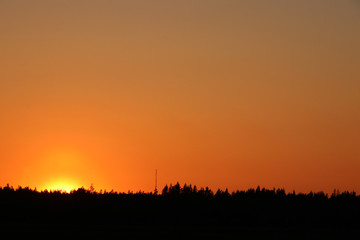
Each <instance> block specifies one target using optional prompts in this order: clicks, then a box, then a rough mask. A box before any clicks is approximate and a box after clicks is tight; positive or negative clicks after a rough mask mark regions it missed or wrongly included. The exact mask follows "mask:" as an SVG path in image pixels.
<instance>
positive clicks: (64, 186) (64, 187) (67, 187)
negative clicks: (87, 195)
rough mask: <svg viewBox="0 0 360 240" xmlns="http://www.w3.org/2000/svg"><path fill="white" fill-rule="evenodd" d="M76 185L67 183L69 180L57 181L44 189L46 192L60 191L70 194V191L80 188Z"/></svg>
mask: <svg viewBox="0 0 360 240" xmlns="http://www.w3.org/2000/svg"><path fill="white" fill-rule="evenodd" d="M80 187H81V186H79V185H78V184H76V183H74V182H72V181H69V180H58V181H54V182H52V183H50V184H49V185H47V186H46V187H45V188H44V189H46V190H48V191H62V192H66V193H70V192H71V191H72V190H76V189H78V188H80Z"/></svg>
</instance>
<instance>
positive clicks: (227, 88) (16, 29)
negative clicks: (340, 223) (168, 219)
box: [0, 0, 360, 193]
mask: <svg viewBox="0 0 360 240" xmlns="http://www.w3.org/2000/svg"><path fill="white" fill-rule="evenodd" d="M359 123H360V2H359V1H356V0H338V1H333V0H308V1H305V0H301V1H288V0H284V1H268V0H259V1H241V0H217V1H215V0H206V1H205V0H204V1H194V0H188V1H187V0H181V1H180V0H179V1H176V0H171V1H170V0H168V1H136V0H135V1H120V0H119V1H115V0H112V1H104V0H98V1H93V0H86V1H85V0H84V1H80V0H77V1H55V0H53V1H49V0H43V1H36V0H33V1H27V0H22V1H14V0H8V1H4V0H0V186H3V185H5V184H6V183H10V184H12V185H14V186H17V185H23V186H26V185H28V186H30V187H37V188H38V189H43V188H55V187H61V188H72V187H79V186H85V187H88V186H89V185H90V184H91V183H93V184H94V186H95V188H96V189H98V190H99V189H101V188H102V189H104V188H106V189H108V190H109V189H112V188H113V189H114V190H117V191H128V190H135V191H136V190H139V189H142V190H145V191H152V190H153V188H154V174H155V169H158V183H159V187H160V188H162V187H163V186H164V184H166V183H168V184H169V183H176V181H180V183H182V184H183V183H185V182H186V183H191V184H196V185H198V186H209V187H211V188H213V189H216V188H222V189H224V188H226V187H228V188H229V190H235V189H247V188H249V187H256V186H257V185H260V186H264V187H268V188H272V187H276V188H277V187H284V188H285V189H286V190H288V191H292V190H293V189H295V190H296V191H302V192H305V191H310V190H313V191H320V190H324V191H327V192H331V191H332V190H333V189H334V188H338V189H340V190H356V191H357V192H358V193H359V192H360V175H359V172H360V124H359Z"/></svg>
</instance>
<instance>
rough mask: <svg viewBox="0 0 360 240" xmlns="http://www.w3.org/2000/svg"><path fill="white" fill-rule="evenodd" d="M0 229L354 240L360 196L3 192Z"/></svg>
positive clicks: (184, 189) (178, 189)
mask: <svg viewBox="0 0 360 240" xmlns="http://www.w3.org/2000/svg"><path fill="white" fill-rule="evenodd" d="M0 206H1V218H0V224H1V230H2V233H3V234H5V233H12V234H15V235H16V234H38V233H42V234H55V233H56V234H72V235H81V236H102V237H104V236H117V237H121V236H125V237H126V236H139V237H141V236H161V235H162V236H167V237H171V238H177V237H181V236H183V237H184V236H199V237H210V236H218V237H222V238H232V237H234V236H237V237H245V238H252V239H288V238H289V237H291V238H292V239H319V238H320V239H323V238H328V239H329V238H331V239H344V238H345V239H356V238H357V237H358V236H360V235H359V234H360V230H359V226H360V196H358V195H356V193H355V192H342V193H340V192H339V191H334V193H333V194H331V195H328V194H325V193H323V192H317V193H313V192H310V193H306V194H304V193H295V192H289V193H286V191H285V190H284V189H265V188H260V187H257V188H256V189H253V188H251V189H248V190H247V191H234V192H231V193H230V192H229V191H228V190H227V189H226V190H224V191H223V190H220V189H219V190H217V191H216V192H213V191H212V190H211V189H209V188H208V187H206V188H197V187H196V186H192V185H187V184H184V185H183V186H181V185H180V184H179V183H176V184H175V185H169V186H168V185H166V186H165V187H164V188H163V189H162V191H160V192H159V193H157V191H156V190H155V191H154V192H149V193H146V192H142V191H139V192H128V193H119V192H116V191H113V190H112V191H100V192H97V191H95V188H94V187H93V186H92V185H91V186H90V187H89V188H88V189H85V188H83V187H82V188H79V189H77V190H73V191H71V192H70V193H66V192H63V191H60V190H54V191H48V190H44V191H37V190H36V189H30V188H29V187H24V188H23V187H20V186H19V187H17V188H16V189H15V188H13V187H12V186H9V185H7V186H5V187H2V188H0Z"/></svg>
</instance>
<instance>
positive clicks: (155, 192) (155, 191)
mask: <svg viewBox="0 0 360 240" xmlns="http://www.w3.org/2000/svg"><path fill="white" fill-rule="evenodd" d="M157 192H158V191H157V169H155V190H154V194H155V195H157Z"/></svg>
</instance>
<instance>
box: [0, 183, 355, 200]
mask: <svg viewBox="0 0 360 240" xmlns="http://www.w3.org/2000/svg"><path fill="white" fill-rule="evenodd" d="M11 193H14V194H19V195H23V194H24V195H26V194H29V195H34V194H36V195H38V194H40V195H70V196H71V195H74V196H79V195H104V196H124V197H125V196H147V197H151V196H152V197H156V198H159V197H165V198H166V197H171V198H176V197H179V198H187V197H199V198H208V199H211V198H215V199H216V198H222V199H239V198H244V199H254V198H258V199H287V198H288V199H294V198H297V199H321V200H326V199H352V200H354V199H358V200H360V196H359V195H357V194H356V192H354V191H352V192H349V191H344V192H340V191H339V190H336V189H335V190H334V191H333V193H332V194H330V195H329V194H327V193H324V192H312V191H311V192H309V193H296V192H295V191H292V192H288V193H286V191H285V189H281V188H278V189H275V188H273V189H266V188H260V186H258V187H257V188H256V189H255V188H249V189H248V190H242V191H240V190H237V191H233V192H231V193H230V192H229V191H228V189H225V190H221V189H218V190H217V191H215V192H214V191H212V190H211V189H210V188H209V187H205V188H204V187H201V188H198V187H197V186H196V185H194V186H193V185H191V184H186V183H185V184H184V185H183V186H181V185H180V183H179V182H177V183H176V184H174V185H172V184H170V185H165V187H164V188H163V189H162V191H161V192H158V191H157V190H155V191H154V192H144V191H138V192H132V191H128V192H127V193H125V192H117V191H114V190H111V191H107V190H100V191H96V190H95V188H94V186H93V185H92V184H91V185H90V187H89V188H84V187H81V188H78V189H74V190H71V192H70V193H68V192H66V191H62V190H41V191H38V190H37V189H36V188H35V189H32V188H30V187H21V186H18V187H17V188H14V187H13V186H10V185H9V184H7V185H6V186H5V187H0V196H4V195H7V194H11Z"/></svg>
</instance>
